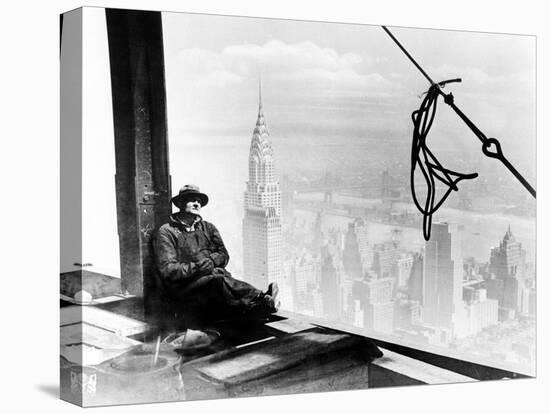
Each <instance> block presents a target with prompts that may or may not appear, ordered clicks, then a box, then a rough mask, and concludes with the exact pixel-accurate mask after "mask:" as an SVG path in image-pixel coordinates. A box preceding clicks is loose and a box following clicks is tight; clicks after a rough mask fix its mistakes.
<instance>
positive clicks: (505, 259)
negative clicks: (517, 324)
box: [487, 227, 528, 319]
mask: <svg viewBox="0 0 550 414" xmlns="http://www.w3.org/2000/svg"><path fill="white" fill-rule="evenodd" d="M524 271H525V251H524V250H523V249H522V247H521V243H519V242H518V241H517V240H516V238H515V237H514V235H513V234H512V231H511V229H510V227H508V231H507V232H506V234H505V235H504V237H503V238H502V241H501V242H500V244H499V246H498V247H494V248H493V249H491V259H490V263H489V272H490V273H491V278H490V279H489V280H488V281H487V296H488V297H489V298H491V299H496V300H498V305H499V308H501V319H507V317H506V315H517V314H519V313H525V308H528V305H527V306H523V305H524V304H523V302H524V298H525V297H526V296H525V290H526V289H527V287H526V286H525V280H524Z"/></svg>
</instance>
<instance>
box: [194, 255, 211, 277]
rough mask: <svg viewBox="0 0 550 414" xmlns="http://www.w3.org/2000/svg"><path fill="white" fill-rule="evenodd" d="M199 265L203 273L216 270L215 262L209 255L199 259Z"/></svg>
mask: <svg viewBox="0 0 550 414" xmlns="http://www.w3.org/2000/svg"><path fill="white" fill-rule="evenodd" d="M197 266H198V267H199V272H201V273H202V274H209V273H212V270H214V262H213V261H212V259H210V258H209V257H206V258H204V259H201V260H199V261H198V262H197Z"/></svg>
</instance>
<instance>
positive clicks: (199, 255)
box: [4, 2, 546, 412]
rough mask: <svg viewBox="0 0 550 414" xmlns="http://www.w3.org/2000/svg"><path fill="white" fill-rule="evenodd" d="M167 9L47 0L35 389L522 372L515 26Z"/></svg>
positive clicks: (347, 387)
mask: <svg viewBox="0 0 550 414" xmlns="http://www.w3.org/2000/svg"><path fill="white" fill-rule="evenodd" d="M453 7H454V6H453ZM456 7H458V8H459V6H458V5H456ZM504 7H507V6H503V8H504ZM178 9H179V10H180V11H177V10H178ZM510 9H512V8H511V6H510ZM172 10H173V11H170V8H168V7H167V8H166V9H163V7H161V6H153V5H150V6H144V7H142V6H137V5H136V6H133V5H131V4H126V3H124V2H119V3H116V4H112V5H111V4H109V5H108V4H103V5H97V6H96V5H95V3H92V4H91V5H90V6H86V5H75V7H64V8H60V9H59V10H58V13H57V14H56V18H57V20H56V21H55V25H56V29H55V30H56V31H57V36H58V38H57V40H58V41H57V44H56V45H55V46H56V47H55V48H51V49H52V50H53V49H55V52H56V53H57V55H56V56H55V58H56V62H57V74H56V76H58V84H57V85H56V86H57V92H58V104H59V106H58V130H57V132H56V133H57V137H58V138H57V139H58V141H57V142H58V144H59V145H58V146H57V147H55V145H53V144H52V146H53V147H54V148H53V149H54V150H56V151H57V155H56V157H54V158H51V157H50V158H49V159H47V160H46V161H47V162H48V163H55V164H56V168H57V169H58V175H57V177H56V179H57V185H58V187H57V190H55V189H54V190H52V194H51V195H52V196H55V195H56V194H55V191H57V201H56V203H57V204H56V205H57V206H58V211H57V212H58V220H59V221H58V222H55V223H52V224H54V225H55V226H53V227H52V228H53V231H54V232H55V237H59V239H58V243H57V244H58V250H57V258H58V259H57V266H58V267H57V269H49V267H48V265H47V264H45V262H44V261H39V260H38V259H37V261H36V263H34V259H31V258H30V257H27V258H26V259H25V260H24V261H28V263H29V264H30V263H31V261H33V267H38V268H39V269H43V270H44V271H43V272H42V273H43V275H42V276H41V277H44V278H46V277H50V279H51V280H50V282H51V283H52V284H53V285H51V287H52V289H49V290H48V291H46V290H44V289H42V292H43V293H42V296H43V299H45V298H46V296H51V295H50V293H51V292H52V291H53V290H54V288H55V290H56V291H57V292H56V293H55V294H56V295H57V297H54V298H52V297H50V300H49V306H52V304H53V303H54V302H55V305H53V306H55V307H56V312H57V317H58V319H57V320H56V321H55V327H54V326H53V324H50V325H52V327H51V328H52V329H56V328H57V329H58V332H59V334H58V335H54V336H56V338H55V340H56V341H58V343H57V344H56V345H55V346H56V347H57V349H58V351H59V353H58V354H57V355H53V356H52V358H50V359H52V360H53V359H55V360H56V362H57V363H58V365H59V367H58V369H57V372H56V374H57V375H58V385H53V383H52V384H51V385H44V384H45V382H44V381H42V382H44V384H42V385H39V386H37V387H38V388H37V390H38V391H40V392H41V394H42V396H43V397H45V396H46V395H50V397H55V398H56V399H59V400H61V401H58V403H59V404H60V405H61V404H62V405H65V406H68V407H70V406H79V407H106V406H129V407H128V409H131V408H132V407H136V408H137V407H138V406H139V405H142V404H150V403H170V404H166V405H165V406H166V407H172V408H178V407H180V408H181V407H184V409H193V407H195V409H202V408H201V407H206V405H194V404H212V407H214V405H215V404H218V405H217V407H223V404H230V405H232V406H233V409H237V410H238V407H240V406H241V405H240V404H243V405H242V407H243V408H242V409H243V410H247V409H253V408H252V407H253V406H254V407H258V409H259V407H260V406H261V405H268V406H270V408H269V410H268V411H269V412H274V411H273V410H276V408H277V407H278V403H277V401H279V399H280V398H285V399H287V398H296V399H294V400H292V401H302V399H303V398H306V395H307V398H308V399H310V398H324V399H326V400H325V401H329V400H330V399H331V398H334V400H333V403H334V402H335V401H340V403H334V404H336V405H338V406H340V405H342V407H343V405H345V402H344V401H345V400H346V397H345V396H346V395H351V394H348V393H349V392H354V393H353V395H354V398H353V400H350V401H354V402H353V403H350V404H352V405H350V408H351V407H352V406H353V407H356V408H357V409H361V410H364V409H365V408H366V407H368V405H369V399H370V398H373V401H374V400H376V401H378V403H377V404H378V405H375V408H376V407H378V408H376V409H380V408H379V407H380V406H379V404H380V400H381V399H382V400H385V399H388V401H390V400H396V404H401V405H400V406H401V407H403V405H402V404H404V403H405V401H407V400H408V399H409V396H410V395H411V393H414V392H416V393H417V394H418V395H420V394H422V393H425V392H427V394H422V395H423V397H421V398H420V400H422V401H428V400H430V398H432V397H430V396H432V395H434V394H433V393H438V392H442V393H445V392H447V391H445V390H446V389H447V388H450V389H452V388H453V387H454V388H455V391H453V394H452V395H454V396H455V397H454V398H459V399H461V400H465V401H466V400H468V398H471V399H472V401H471V404H473V406H475V405H476V404H478V402H479V404H484V405H483V407H487V406H488V405H487V404H489V403H488V400H487V401H484V402H483V403H481V402H480V400H479V399H480V398H482V397H480V395H482V394H483V391H482V390H483V388H482V387H491V388H485V389H488V390H491V394H488V398H489V399H495V398H496V399H498V397H496V395H497V394H501V393H504V394H507V395H512V393H514V390H516V389H518V390H519V389H521V387H523V388H525V387H527V388H528V387H529V384H533V386H535V383H536V384H539V382H540V381H541V380H543V379H544V378H543V375H544V374H543V371H542V370H541V363H542V361H543V360H544V355H543V354H544V352H543V350H544V347H543V346H542V345H541V338H542V337H541V327H542V325H543V324H544V312H541V308H540V306H541V305H542V304H543V303H544V286H545V285H546V284H545V281H544V272H545V270H544V267H541V261H543V257H542V260H541V252H542V255H544V249H543V248H541V243H544V240H545V236H544V231H543V230H542V228H541V223H542V222H544V217H543V214H544V207H541V205H540V200H541V197H542V199H544V197H545V192H544V176H543V175H542V174H541V168H542V167H544V157H543V155H541V154H543V153H542V150H543V145H542V144H541V137H543V134H542V132H541V126H540V123H541V121H542V118H543V117H542V115H541V106H540V103H541V96H542V94H541V89H540V88H541V81H540V79H541V76H543V73H542V72H541V69H540V66H541V62H543V59H544V55H543V54H541V52H540V50H541V49H540V46H541V39H542V37H541V34H540V32H539V31H538V28H539V27H540V25H539V26H535V28H534V29H533V30H532V31H529V30H523V29H521V28H523V27H525V26H517V27H515V26H513V25H511V26H509V27H510V28H508V27H506V25H505V24H502V25H500V26H499V25H498V24H496V25H495V24H493V26H491V25H490V24H488V25H487V26H484V25H483V24H482V23H481V22H479V23H475V24H474V23H472V24H471V25H468V24H464V25H462V24H461V23H460V22H461V21H458V22H457V23H455V24H452V23H451V24H448V23H444V22H446V20H443V21H442V23H441V24H436V23H435V22H436V21H437V19H436V17H434V20H433V23H430V24H426V23H424V22H425V21H426V20H414V19H412V18H411V20H410V21H407V20H403V19H398V18H395V19H393V20H392V19H391V18H388V17H384V18H381V19H379V18H373V19H368V18H366V17H365V14H364V13H362V14H361V16H360V17H359V16H358V18H357V19H354V18H353V16H350V17H349V18H346V17H335V18H334V19H333V18H331V17H323V16H321V15H320V14H316V12H315V11H312V13H311V15H308V14H307V13H304V11H303V9H301V10H302V11H301V12H296V13H295V14H292V13H288V14H284V13H282V12H281V13H267V12H266V13H265V14H263V13H260V12H257V10H258V9H257V8H252V9H250V11H245V10H243V9H238V10H237V9H236V10H235V12H231V11H230V10H229V9H216V8H214V9H210V8H208V6H205V7H204V8H199V9H197V8H194V7H189V8H188V9H187V11H185V8H184V7H183V6H182V7H177V8H173V9H172ZM319 10H324V9H323V8H320V9H319ZM343 10H345V9H343ZM417 10H418V14H419V15H420V14H422V13H423V12H422V11H421V9H420V8H418V9H417ZM453 10H454V9H453V8H452V7H451V8H449V9H448V10H447V9H446V6H445V7H443V9H442V10H439V11H438V12H435V11H434V10H432V11H431V13H434V16H437V15H438V13H442V14H446V13H453ZM401 12H402V10H401ZM401 12H399V13H401ZM401 15H402V14H401ZM471 15H472V16H475V13H474V12H473V11H472V14H471ZM262 16H263V17H262ZM336 16H338V15H337V14H336ZM343 16H345V15H343ZM386 16H387V15H386ZM461 16H463V14H462V15H461ZM480 16H483V14H480ZM485 16H486V14H485ZM503 19H504V18H503ZM507 19H510V17H507ZM50 20H52V22H50V23H51V24H52V26H53V25H54V22H53V20H54V19H50ZM497 20H498V19H495V21H497ZM462 21H464V20H462ZM488 21H492V20H488ZM503 21H504V20H503ZM518 27H521V28H518ZM35 70H38V68H35ZM54 86H55V85H54ZM29 90H30V89H29ZM37 99H39V98H38V97H37ZM13 102H15V101H13ZM41 102H42V105H44V106H49V104H48V103H46V102H45V101H41ZM14 106H15V105H14ZM50 112H51V111H50ZM37 122H38V121H37ZM30 124H32V123H31V122H29V127H35V126H34V125H30ZM21 126H23V125H21ZM29 148H30V147H29ZM35 151H39V150H38V147H36V149H33V152H35ZM44 156H45V157H46V155H45V153H44ZM36 165H38V164H36ZM12 170H13V168H12ZM39 171H40V170H39V169H38V168H37V169H35V172H39ZM42 171H43V173H44V177H43V178H40V176H39V175H40V174H38V175H34V178H33V180H34V184H33V185H26V186H24V187H25V188H26V195H25V196H24V197H25V201H26V202H27V203H29V202H30V204H32V203H34V204H35V206H34V208H33V210H32V211H33V212H32V213H31V214H30V215H28V214H25V217H34V218H37V219H38V218H41V219H42V221H43V219H45V218H46V217H47V216H46V210H42V214H41V208H40V205H42V206H44V207H45V208H49V206H46V205H47V204H49V203H48V201H47V199H46V198H44V196H42V191H44V190H43V189H42V187H43V186H44V185H48V184H47V183H46V180H48V181H49V178H46V174H47V173H46V170H44V169H43V170H42ZM50 185H51V184H50ZM21 186H22V187H23V185H22V184H21ZM33 188H34V189H35V190H36V194H35V195H33V196H32V197H36V201H35V202H32V201H31V198H30V197H31V193H32V191H33ZM537 201H539V203H538V202H537ZM37 205H38V206H37ZM37 207H38V208H37ZM12 216H13V217H15V216H14V215H13V214H12ZM48 228H49V227H45V228H44V229H43V230H42V231H41V234H44V235H46V234H48V233H49V232H51V231H52V230H49V231H48V230H47V229H48ZM20 231H21V230H19V232H20ZM37 240H38V239H37ZM55 242H56V240H53V239H52V240H49V239H43V240H42V241H40V243H42V244H44V245H46V248H48V246H47V245H49V244H51V245H54V244H55ZM35 243H36V241H35ZM15 245H17V246H19V247H18V248H21V247H22V246H23V244H22V243H20V242H16V243H14V246H15ZM42 250H43V249H42ZM51 255H54V256H55V254H54V252H53V251H52V253H51ZM16 262H17V263H19V264H20V265H21V264H23V261H21V259H17V261H16ZM43 266H44V267H43ZM48 273H52V275H50V276H48ZM54 273H55V274H54ZM21 277H22V276H18V278H19V279H20V280H25V284H26V287H25V289H28V290H29V291H37V293H38V291H39V290H40V287H39V286H41V285H40V284H37V285H36V287H35V285H34V282H33V281H32V279H30V278H28V277H27V278H26V279H21ZM54 279H55V282H54ZM40 283H41V282H40ZM55 284H57V286H55ZM6 291H7V292H11V291H15V292H21V290H19V291H17V290H14V288H11V287H9V288H6ZM18 297H20V298H21V299H25V301H26V303H27V304H30V303H33V302H34V303H36V305H31V306H30V307H29V306H27V305H21V306H19V307H18V308H17V309H20V310H22V311H23V312H21V313H25V314H26V313H29V312H30V311H31V310H32V312H33V313H32V315H34V316H32V315H30V313H29V317H31V318H32V319H33V321H36V322H39V321H40V320H41V318H40V315H39V313H40V311H39V309H40V308H39V305H38V301H36V299H32V297H31V296H25V295H18ZM4 313H6V312H4ZM6 314H8V313H6ZM39 323H41V322H39ZM45 323H46V322H44V324H45ZM20 325H25V326H26V330H27V335H32V337H33V338H34V340H36V341H37V342H38V343H37V349H39V348H40V342H42V341H47V339H42V338H43V336H42V335H41V334H39V333H35V334H33V333H32V330H30V329H29V324H28V323H26V324H24V323H23V322H20ZM6 330H7V328H6ZM37 332H39V331H37ZM20 339H21V335H20V334H15V333H14V334H13V335H12V336H11V338H10V336H7V337H6V341H5V343H6V344H10V345H9V346H8V347H7V348H6V350H7V353H6V355H11V354H12V351H10V349H11V350H13V351H14V350H15V349H16V348H17V346H16V341H17V340H20ZM44 343H45V342H44ZM51 348H52V347H49V348H48V349H51ZM541 355H542V356H541ZM8 359H10V358H8ZM8 375H9V374H8ZM31 376H32V375H31ZM13 378H14V379H15V378H16V376H13ZM40 378H46V373H44V372H43V373H42V374H40ZM52 378H53V377H52ZM46 382H47V381H46ZM50 382H51V381H50ZM515 384H517V385H515ZM525 384H527V385H525ZM426 385H431V386H434V387H425V386H426ZM539 385H540V384H539ZM539 385H536V386H537V387H538V386H539ZM476 387H477V388H476ZM499 387H502V388H501V391H499ZM35 388H36V387H35ZM534 389H535V388H533V390H534ZM425 390H428V391H425ZM469 390H471V391H469ZM533 392H535V391H533ZM469 393H470V394H469ZM54 394H55V395H54ZM370 395H373V397H370ZM459 395H460V397H458V396H459ZM468 395H471V396H472V397H468ZM473 395H477V397H473ZM321 396H322V397H321ZM257 397H260V398H259V399H257ZM297 398H299V399H300V400H298V399H297ZM452 398H453V397H452ZM505 398H508V397H505ZM518 398H520V397H518ZM308 399H306V400H303V401H302V402H301V404H300V407H301V408H300V409H306V408H305V407H307V406H308V404H309V403H308V401H309V400H308ZM398 400H402V401H401V402H399V401H398ZM420 400H419V399H418V398H417V399H416V400H411V401H416V402H414V403H412V404H414V406H418V405H419V404H420V405H421V404H422V403H421V402H420ZM285 401H286V400H285ZM359 401H360V402H359ZM430 401H432V402H433V404H436V405H439V406H441V407H442V405H441V404H446V403H444V402H443V401H442V400H441V398H439V397H436V396H433V400H430ZM476 401H478V402H476ZM463 402H464V401H462V402H461V403H460V404H458V403H457V404H458V405H457V406H456V407H455V408H457V409H458V407H459V405H460V406H461V404H462V403H463ZM220 403H221V404H222V405H219V404H220ZM447 403H448V401H447ZM526 403H527V400H526ZM182 404H183V405H182ZM234 404H239V405H234ZM249 404H252V405H249ZM258 404H259V405H258ZM311 404H312V407H316V408H312V410H313V409H314V410H316V411H317V410H321V408H319V406H318V405H317V406H316V405H315V404H314V403H311ZM316 404H319V401H317V403H316ZM327 404H328V403H327ZM334 404H333V405H331V407H335V405H334ZM357 404H359V405H357ZM495 404H497V402H495ZM498 404H501V405H502V404H503V401H500V402H498ZM518 404H519V402H518ZM230 405H228V406H227V407H228V410H230V411H231V409H230V408H229V407H230ZM489 405H490V404H489ZM501 405H499V406H501ZM155 406H156V405H153V406H152V407H155ZM292 406H293V404H292V402H288V401H287V402H286V403H284V404H283V405H281V406H280V407H281V408H280V409H281V410H283V411H285V410H287V409H291V408H290V407H292ZM187 407H191V408H187ZM246 407H248V408H246ZM283 407H284V408H283ZM326 407H328V405H327V406H326ZM480 407H481V406H480ZM518 407H519V406H518ZM118 408H119V409H122V410H124V408H123V407H118ZM118 408H117V409H118ZM220 409H221V408H220ZM388 409H390V411H391V407H390V408H388ZM474 411H476V410H474ZM426 412H427V411H426Z"/></svg>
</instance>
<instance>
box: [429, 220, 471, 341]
mask: <svg viewBox="0 0 550 414" xmlns="http://www.w3.org/2000/svg"><path fill="white" fill-rule="evenodd" d="M460 233H461V232H460V229H459V228H458V225H457V224H455V223H434V224H433V225H432V235H431V237H430V240H428V241H426V248H425V254H424V271H423V283H422V285H423V286H422V289H423V294H422V299H423V310H422V319H423V321H424V323H426V324H428V325H432V326H434V327H439V328H443V329H444V330H445V332H447V334H448V335H447V338H446V339H447V340H450V339H452V337H454V336H458V337H460V336H463V335H464V334H465V323H466V321H465V319H466V318H465V309H464V301H463V299H462V285H463V267H462V246H461V234H460Z"/></svg>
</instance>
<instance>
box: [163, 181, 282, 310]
mask: <svg viewBox="0 0 550 414" xmlns="http://www.w3.org/2000/svg"><path fill="white" fill-rule="evenodd" d="M172 203H174V205H175V206H176V207H178V208H179V210H180V211H179V212H177V213H175V214H172V215H171V216H170V219H169V221H168V223H166V224H164V225H162V226H161V227H160V228H159V230H158V232H157V234H156V237H155V239H154V244H153V246H154V251H155V261H156V266H157V270H158V273H159V276H160V278H159V279H160V283H161V285H162V291H163V293H164V294H165V295H166V296H167V297H168V298H169V299H170V300H171V301H172V302H173V303H175V304H176V306H178V307H179V308H180V309H182V311H183V314H184V316H185V318H186V319H189V320H193V321H195V320H200V321H215V320H221V319H226V318H229V319H231V318H239V317H243V318H263V317H266V316H267V315H269V314H271V313H274V312H276V311H277V308H278V306H279V304H278V302H277V294H278V291H279V289H278V286H277V284H276V283H270V284H269V286H268V287H267V290H266V291H265V292H262V291H260V290H259V289H257V288H255V287H254V286H252V285H250V284H249V283H246V282H244V281H241V280H238V279H235V278H233V277H232V276H231V274H230V273H229V272H228V271H227V270H226V269H225V267H226V266H227V263H228V261H229V253H228V252H227V249H226V248H225V245H224V243H223V240H222V238H221V236H220V233H219V231H218V229H217V228H216V227H215V226H214V225H213V224H212V223H209V222H208V221H205V220H203V219H202V217H201V216H200V212H201V208H202V207H204V206H206V205H207V204H208V196H207V195H206V194H204V193H202V192H201V191H200V189H199V187H197V186H195V185H185V186H183V187H182V188H181V189H180V191H179V193H178V195H177V196H175V197H173V198H172Z"/></svg>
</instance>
